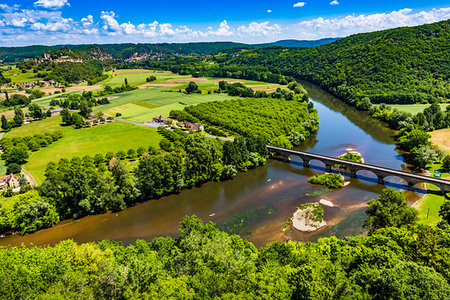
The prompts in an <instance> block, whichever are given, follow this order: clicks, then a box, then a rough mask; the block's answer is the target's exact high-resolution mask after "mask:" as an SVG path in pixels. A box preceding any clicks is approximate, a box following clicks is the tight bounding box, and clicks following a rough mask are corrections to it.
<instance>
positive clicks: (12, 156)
mask: <svg viewBox="0 0 450 300" xmlns="http://www.w3.org/2000/svg"><path fill="white" fill-rule="evenodd" d="M28 157H29V154H28V151H27V149H26V148H24V147H19V146H16V147H14V148H13V149H12V150H11V151H10V152H9V153H8V154H7V155H6V161H7V162H8V164H11V163H16V164H19V165H22V164H24V163H25V162H26V160H27V159H28Z"/></svg>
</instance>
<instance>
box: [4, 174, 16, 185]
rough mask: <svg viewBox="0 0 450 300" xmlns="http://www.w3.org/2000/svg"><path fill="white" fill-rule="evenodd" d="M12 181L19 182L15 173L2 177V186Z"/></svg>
mask: <svg viewBox="0 0 450 300" xmlns="http://www.w3.org/2000/svg"><path fill="white" fill-rule="evenodd" d="M11 179H15V180H19V178H17V176H16V175H14V174H13V173H11V174H9V175H6V176H2V177H0V184H5V183H6V182H9V181H10V180H11Z"/></svg>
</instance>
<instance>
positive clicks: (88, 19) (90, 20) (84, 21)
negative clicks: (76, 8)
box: [81, 15, 94, 26]
mask: <svg viewBox="0 0 450 300" xmlns="http://www.w3.org/2000/svg"><path fill="white" fill-rule="evenodd" d="M81 23H82V24H83V26H90V25H92V24H94V17H93V16H92V15H88V16H87V17H86V18H83V19H81Z"/></svg>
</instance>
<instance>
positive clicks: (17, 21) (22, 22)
mask: <svg viewBox="0 0 450 300" xmlns="http://www.w3.org/2000/svg"><path fill="white" fill-rule="evenodd" d="M27 22H28V19H27V18H20V19H12V20H11V22H10V24H11V25H12V26H14V27H25V24H26V23H27Z"/></svg>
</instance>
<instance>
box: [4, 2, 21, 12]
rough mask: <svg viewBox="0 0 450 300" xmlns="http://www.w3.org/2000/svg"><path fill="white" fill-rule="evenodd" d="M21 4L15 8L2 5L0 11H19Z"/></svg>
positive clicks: (15, 5) (14, 6)
mask: <svg viewBox="0 0 450 300" xmlns="http://www.w3.org/2000/svg"><path fill="white" fill-rule="evenodd" d="M19 7H20V5H19V4H14V5H13V6H9V5H8V4H0V9H1V10H3V11H5V12H13V11H17V10H18V9H19Z"/></svg>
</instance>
